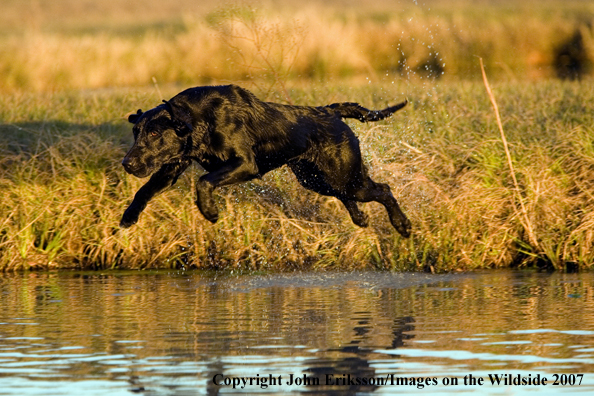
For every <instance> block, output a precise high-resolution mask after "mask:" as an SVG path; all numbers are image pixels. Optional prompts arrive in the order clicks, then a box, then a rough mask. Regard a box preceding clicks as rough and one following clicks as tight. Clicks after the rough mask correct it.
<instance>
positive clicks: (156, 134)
mask: <svg viewBox="0 0 594 396" xmlns="http://www.w3.org/2000/svg"><path fill="white" fill-rule="evenodd" d="M149 135H151V136H152V137H157V136H159V134H158V133H157V132H155V131H153V132H151V133H149Z"/></svg>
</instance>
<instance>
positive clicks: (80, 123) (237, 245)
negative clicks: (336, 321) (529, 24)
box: [0, 81, 594, 271]
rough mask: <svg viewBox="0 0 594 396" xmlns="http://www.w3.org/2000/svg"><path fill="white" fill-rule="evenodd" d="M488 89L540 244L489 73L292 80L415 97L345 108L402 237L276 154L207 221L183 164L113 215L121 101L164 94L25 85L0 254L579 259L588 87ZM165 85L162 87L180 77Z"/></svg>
mask: <svg viewBox="0 0 594 396" xmlns="http://www.w3.org/2000/svg"><path fill="white" fill-rule="evenodd" d="M492 87H493V90H494V93H495V95H496V97H497V100H498V102H499V107H500V112H501V115H502V119H503V127H504V129H505V133H506V135H507V139H508V141H509V144H510V150H511V154H512V157H513V161H514V167H515V171H516V176H517V178H518V181H519V184H520V189H521V194H522V197H523V199H524V202H525V205H526V208H527V211H528V216H529V219H530V221H531V222H532V225H533V228H534V233H535V235H536V238H537V241H538V245H537V246H534V244H531V243H530V242H529V239H528V237H527V235H526V225H525V224H524V223H523V217H522V216H521V213H520V209H519V202H518V197H517V196H516V195H515V194H514V193H513V184H512V180H511V174H510V171H509V168H508V166H507V162H506V157H505V153H504V150H503V146H502V143H501V139H500V136H499V132H498V130H497V125H496V123H495V116H494V113H493V110H492V108H491V105H490V102H489V99H488V96H487V94H486V92H485V88H484V86H483V85H482V83H478V82H458V83H439V84H434V83H424V84H414V83H408V84H391V83H386V84H369V85H365V86H359V87H345V86H339V85H337V86H327V85H325V86H322V85H314V86H310V87H308V88H305V89H304V88H299V85H298V84H294V85H291V84H289V87H288V93H289V95H290V97H291V98H292V100H293V101H294V102H295V103H297V104H310V105H320V104H325V103H332V102H337V101H358V102H360V103H362V104H363V105H364V106H366V107H372V108H380V107H382V106H385V105H387V104H388V103H394V102H396V101H399V100H401V99H402V98H403V97H405V96H406V97H408V98H409V100H410V104H409V106H407V107H406V108H405V109H404V110H402V111H401V112H399V113H398V114H397V115H396V116H395V117H393V118H392V119H390V120H388V121H384V122H381V123H374V124H372V123H369V124H360V123H357V122H355V121H354V122H351V123H350V124H351V125H352V127H353V129H354V130H355V132H356V134H357V135H358V136H359V138H360V140H361V143H362V150H363V153H364V157H365V161H366V162H367V163H368V164H369V166H370V168H371V171H372V175H373V177H374V179H377V180H379V181H382V182H387V183H389V184H390V186H391V187H392V189H393V191H394V194H395V196H396V197H397V199H398V200H399V202H400V203H401V206H402V208H403V210H404V211H405V212H406V213H407V215H408V216H409V217H410V219H411V220H412V223H413V227H414V231H413V235H412V237H411V238H410V239H403V238H401V237H400V236H399V235H398V234H397V233H396V232H395V231H394V230H393V228H392V227H391V226H390V224H389V221H388V218H387V215H386V213H385V210H384V209H383V207H381V206H380V205H379V204H375V203H369V204H365V205H363V209H364V210H365V211H366V212H367V213H368V214H370V217H371V226H370V227H369V228H365V229H362V228H358V227H356V226H355V225H353V224H352V223H351V221H350V218H349V216H348V214H347V212H346V210H345V209H344V208H343V207H342V206H341V204H340V203H339V202H338V201H337V200H336V199H333V198H327V197H321V196H319V195H316V194H315V193H311V192H308V191H307V190H305V189H303V188H302V187H300V186H299V184H298V183H297V182H296V180H295V178H294V176H293V175H291V174H290V172H289V171H288V170H287V169H285V168H282V169H280V170H277V171H274V172H272V173H270V174H268V175H266V176H265V177H264V178H263V180H258V181H254V182H249V183H244V184H242V185H237V186H231V187H227V188H223V189H220V190H218V191H217V197H218V203H219V206H220V209H221V213H220V220H219V222H218V223H216V224H215V225H211V224H210V223H209V222H207V221H206V220H204V219H203V218H202V216H201V215H200V213H199V211H198V210H197V208H196V207H195V206H194V204H193V200H194V199H193V188H192V186H193V183H194V182H195V180H196V179H197V178H198V177H199V176H200V174H201V170H200V169H198V168H192V169H189V170H188V171H186V173H185V174H184V176H183V177H182V178H181V179H180V181H179V182H178V184H177V185H176V186H175V187H174V188H172V189H171V190H170V191H167V192H166V193H164V194H162V195H161V196H159V197H158V198H156V199H154V200H153V201H151V203H150V204H149V206H148V208H147V209H146V210H145V212H144V213H143V214H142V215H141V218H140V221H139V223H138V224H137V225H135V226H133V227H132V228H131V229H128V230H120V229H119V228H118V223H119V220H120V216H121V215H122V213H123V211H124V210H125V208H126V206H127V204H129V203H130V202H131V199H132V197H133V194H134V193H135V192H136V190H137V189H138V188H139V187H140V186H141V185H142V183H143V180H138V179H136V178H134V177H132V176H130V175H127V174H126V173H125V172H124V171H123V169H122V167H121V166H120V165H119V162H120V161H121V158H122V157H123V155H124V154H125V152H126V149H127V147H128V146H129V144H130V143H131V140H132V136H131V132H130V126H129V125H128V124H127V123H126V122H125V115H126V113H128V112H132V111H135V110H136V109H137V108H143V109H147V108H150V107H153V106H155V105H157V104H158V103H159V102H160V99H161V98H160V96H159V95H158V93H157V92H156V90H155V89H154V88H149V89H134V90H132V89H118V90H110V91H84V92H70V93H67V92H63V93H55V94H24V93H20V94H11V95H4V96H2V97H1V98H0V120H2V121H1V124H0V148H1V149H0V150H1V152H0V155H1V156H0V190H1V191H2V195H1V199H0V219H1V220H0V268H2V269H3V270H23V269H39V268H88V269H90V268H180V267H185V268H193V267H199V268H214V269H220V268H227V269H236V268H241V269H251V270H270V269H273V270H284V269H294V268H315V269H334V268H341V269H354V268H358V269H361V268H376V269H390V270H428V271H455V270H472V269H477V268H495V267H510V266H511V267H518V266H537V267H541V268H547V269H553V268H554V269H559V270H565V269H569V270H573V269H576V268H581V269H586V268H589V267H590V266H591V265H592V262H593V261H594V251H593V247H594V216H593V215H592V213H594V210H593V209H594V208H593V206H594V181H593V180H594V179H593V178H592V174H593V172H594V144H593V143H592V136H593V130H592V125H594V119H593V118H594V87H593V85H592V84H590V83H589V82H587V81H586V82H584V83H577V82H575V83H572V82H557V81H545V82H539V83H513V84H511V83H493V82H492ZM162 89H163V95H164V96H165V97H169V96H172V95H173V94H175V93H176V92H177V91H178V90H180V89H181V87H177V86H166V87H162ZM256 93H257V94H259V95H263V94H264V91H258V90H256ZM270 96H271V97H276V96H280V97H282V96H283V94H282V93H280V92H273V93H272V94H271V95H270Z"/></svg>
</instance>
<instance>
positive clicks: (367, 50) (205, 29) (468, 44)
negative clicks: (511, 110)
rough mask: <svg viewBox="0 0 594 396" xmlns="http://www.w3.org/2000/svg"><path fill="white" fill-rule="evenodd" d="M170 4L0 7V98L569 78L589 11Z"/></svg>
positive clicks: (558, 6) (590, 37) (586, 42)
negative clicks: (226, 84)
mask: <svg viewBox="0 0 594 396" xmlns="http://www.w3.org/2000/svg"><path fill="white" fill-rule="evenodd" d="M140 3H142V4H140ZM175 3H179V4H171V5H168V6H166V7H164V6H163V2H157V1H156V0H147V1H143V2H138V4H137V2H136V0H135V1H134V2H133V3H131V4H130V3H126V4H127V6H126V8H125V9H122V7H121V4H120V2H116V1H113V0H109V1H105V2H100V3H97V2H88V1H86V0H85V1H76V2H75V1H73V0H56V1H52V2H37V3H35V4H37V6H36V7H32V8H31V7H23V6H22V2H20V1H16V0H7V1H5V2H3V3H2V4H3V5H1V6H0V18H2V19H0V21H2V23H0V92H14V91H22V90H26V91H36V92H47V91H56V90H69V89H89V88H91V89H96V88H112V87H118V86H119V87H125V86H145V85H150V84H152V81H153V79H156V80H157V81H158V82H159V83H160V84H166V83H182V84H193V85H197V84H206V83H212V82H215V81H221V80H227V81H229V80H232V81H241V80H244V81H245V80H250V81H252V82H254V81H255V80H256V79H254V78H253V77H254V76H257V77H258V79H260V80H264V81H269V82H274V83H275V84H277V85H278V84H281V85H282V81H284V80H286V79H300V80H315V81H319V80H321V79H324V80H326V81H327V80H329V79H330V80H334V81H341V82H343V83H344V81H348V79H358V80H361V79H365V78H367V79H369V80H371V81H374V82H379V81H381V79H382V78H383V77H384V76H385V75H389V76H391V77H392V78H405V79H413V80H414V79H423V78H451V79H459V78H463V79H467V78H469V77H471V78H480V72H479V71H478V70H477V68H476V59H477V57H481V58H482V59H484V62H485V65H486V66H487V69H488V70H489V71H490V74H491V75H492V76H497V77H498V78H507V79H521V80H522V79H532V80H534V79H540V78H547V77H551V76H555V75H557V74H559V73H567V76H568V77H572V76H573V74H572V73H573V72H572V70H573V69H572V67H574V66H572V65H574V63H572V62H577V63H578V65H579V71H578V72H576V73H578V74H580V75H589V74H591V73H592V72H594V68H593V67H592V61H593V60H594V28H593V26H594V23H593V22H594V21H593V15H594V5H593V4H592V3H591V2H587V1H579V0H573V1H572V0H568V1H561V0H557V1H554V0H545V1H531V0H523V1H515V2H513V1H506V0H503V1H501V0H498V1H494V0H493V1H489V0H483V1H480V2H469V1H462V0H446V1H443V0H440V1H424V2H423V4H421V5H419V4H415V3H419V2H414V1H412V0H410V1H405V0H402V1H396V2H389V1H378V0H376V1H367V2H362V3H361V4H359V5H358V6H357V7H345V6H344V4H342V3H341V2H340V1H339V0H336V1H333V2H318V1H310V2H307V3H306V6H301V5H302V4H303V3H302V2H296V1H294V0H288V1H286V2H284V3H283V4H282V5H280V6H278V7H280V9H278V8H275V7H274V5H272V4H270V5H264V6H262V5H259V4H258V3H255V5H250V4H249V3H240V4H239V5H225V6H224V7H219V8H217V7H216V6H214V5H212V4H210V3H208V2H207V3H204V4H203V5H202V6H198V5H197V4H196V2H191V1H189V0H184V1H180V2H175ZM128 4H129V5H128ZM300 6H301V7H300ZM130 9H133V10H135V11H134V13H130ZM564 70H565V71H564ZM260 82H262V81H260ZM276 88H279V87H278V86H277V87H275V89H276ZM281 88H282V87H281ZM281 90H282V89H281Z"/></svg>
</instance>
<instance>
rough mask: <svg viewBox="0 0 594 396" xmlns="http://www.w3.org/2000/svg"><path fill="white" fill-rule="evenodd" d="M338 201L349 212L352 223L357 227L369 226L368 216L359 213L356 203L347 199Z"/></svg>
mask: <svg viewBox="0 0 594 396" xmlns="http://www.w3.org/2000/svg"><path fill="white" fill-rule="evenodd" d="M340 201H341V202H342V203H343V204H344V206H345V208H346V209H347V210H348V211H349V214H350V215H351V220H353V223H355V224H356V225H358V226H359V227H367V226H368V225H369V216H367V215H366V214H365V213H364V212H362V211H361V209H359V206H357V202H355V201H350V200H347V199H341V200H340Z"/></svg>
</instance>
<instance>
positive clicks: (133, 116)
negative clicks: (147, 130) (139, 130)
mask: <svg viewBox="0 0 594 396" xmlns="http://www.w3.org/2000/svg"><path fill="white" fill-rule="evenodd" d="M142 114H144V113H143V112H142V110H140V109H138V111H137V112H136V114H130V115H129V116H128V122H129V123H131V124H136V122H138V119H139V118H140V116H141V115H142Z"/></svg>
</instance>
